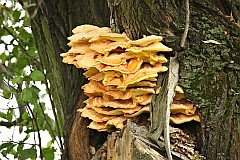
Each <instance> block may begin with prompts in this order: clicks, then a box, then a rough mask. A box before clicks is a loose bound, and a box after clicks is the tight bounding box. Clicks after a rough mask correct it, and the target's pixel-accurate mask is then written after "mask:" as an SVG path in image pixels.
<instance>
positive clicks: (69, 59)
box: [62, 56, 77, 65]
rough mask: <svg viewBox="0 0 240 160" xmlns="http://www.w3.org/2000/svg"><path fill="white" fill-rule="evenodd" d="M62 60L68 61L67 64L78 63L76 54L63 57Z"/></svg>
mask: <svg viewBox="0 0 240 160" xmlns="http://www.w3.org/2000/svg"><path fill="white" fill-rule="evenodd" d="M62 62H63V63H67V64H74V65H76V63H77V61H76V59H75V56H66V57H63V59H62Z"/></svg>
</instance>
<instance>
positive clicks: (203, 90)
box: [29, 0, 240, 160]
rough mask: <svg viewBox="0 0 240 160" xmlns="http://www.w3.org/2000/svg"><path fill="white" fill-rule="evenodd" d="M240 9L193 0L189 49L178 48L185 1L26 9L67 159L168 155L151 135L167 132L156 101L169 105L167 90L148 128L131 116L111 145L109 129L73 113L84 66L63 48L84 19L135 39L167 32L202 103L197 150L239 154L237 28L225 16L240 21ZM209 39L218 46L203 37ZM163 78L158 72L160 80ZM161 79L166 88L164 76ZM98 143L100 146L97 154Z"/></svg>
mask: <svg viewBox="0 0 240 160" xmlns="http://www.w3.org/2000/svg"><path fill="white" fill-rule="evenodd" d="M210 2H211V3H210ZM239 7H240V2H239V1H236V2H235V1H231V3H230V2H229V1H228V0H226V1H224V0H222V1H219V0H216V1H207V0H205V1H201V2H199V1H191V2H190V27H189V32H188V36H187V41H186V44H185V47H184V48H181V47H180V40H181V38H182V35H183V32H184V28H185V17H186V13H185V9H186V7H185V1H179V0H163V1H155V0H137V1H135V0H108V1H104V0H79V1H74V0H69V1H64V0H52V1H47V0H43V1H41V0H37V7H36V8H29V13H30V20H31V24H32V30H33V34H34V37H35V40H36V45H37V48H38V52H39V55H40V59H41V62H42V66H43V69H45V70H46V73H47V79H48V80H49V81H50V91H49V92H50V94H51V95H52V98H53V104H52V105H53V106H54V107H55V109H56V110H57V111H58V117H57V118H58V121H59V125H60V126H61V128H60V133H61V134H63V136H64V143H65V150H64V154H63V156H62V157H63V159H83V160H85V159H90V158H91V157H93V159H104V158H106V159H141V158H143V159H163V158H164V156H165V151H164V144H163V143H162V142H159V143H157V144H156V143H154V142H153V141H152V140H151V138H150V139H149V137H151V136H149V135H151V134H152V135H153V134H155V133H157V134H158V138H159V137H160V135H161V133H162V130H163V121H164V118H163V116H161V117H160V116H159V115H161V114H163V112H164V111H163V110H161V108H160V107H159V104H164V103H165V100H164V99H165V98H166V97H165V96H164V94H161V93H160V94H159V95H157V96H156V97H155V99H154V101H153V102H152V114H151V129H150V130H146V129H144V128H142V127H139V126H135V124H133V123H130V122H128V123H127V127H126V128H125V129H124V131H123V132H120V133H118V132H114V133H112V134H109V136H108V140H107V142H106V143H104V141H105V140H106V136H107V134H106V133H98V132H95V131H90V130H89V129H87V127H86V126H87V125H88V123H89V122H88V120H87V119H85V118H81V117H80V114H79V113H76V110H77V109H78V108H81V107H83V105H84V104H83V100H84V99H85V96H84V95H83V93H82V91H81V86H82V85H83V84H84V83H86V79H85V78H84V77H83V76H82V70H77V69H75V68H74V67H73V66H70V65H66V64H63V63H62V62H61V57H60V56H59V54H60V53H62V52H66V51H67V50H68V48H67V45H66V44H67V43H68V41H67V37H68V36H70V35H71V34H72V33H71V30H72V29H73V28H74V27H76V26H78V25H82V24H93V25H97V26H111V28H112V29H113V30H114V31H116V32H125V33H126V34H127V35H128V36H129V37H130V38H132V39H138V38H141V37H142V36H143V35H151V34H155V35H162V36H163V37H164V38H165V41H164V43H165V44H167V45H168V46H169V47H172V48H173V49H174V52H173V53H174V54H175V55H177V56H178V60H179V63H180V75H179V85H181V86H182V87H183V88H184V90H185V93H186V95H187V98H188V99H189V100H191V101H192V102H194V103H195V104H196V105H198V108H199V114H200V116H201V129H200V130H199V131H198V134H199V135H201V136H200V138H199V139H200V143H199V145H200V153H201V154H202V155H203V156H204V157H206V159H238V157H240V116H239V113H240V109H239V106H240V97H239V93H238V92H239V91H240V86H239V84H240V82H239V79H240V72H239V70H240V64H239V62H240V57H239V50H240V39H239V33H240V31H239V28H237V25H236V24H235V23H234V22H231V21H230V20H229V18H226V15H229V16H230V14H231V13H232V15H233V17H232V18H234V19H235V21H236V22H237V21H238V22H239V21H240V20H239V17H240V15H239V13H238V10H239ZM206 40H216V41H218V42H220V43H221V44H218V45H217V44H208V43H204V42H203V41H206ZM170 56H173V55H170ZM170 56H168V58H170ZM166 76H167V74H165V75H163V76H159V81H160V79H161V80H164V79H166ZM163 82H164V81H163ZM159 85H160V86H162V87H164V86H166V82H164V83H159ZM166 92H167V91H166ZM63 124H64V125H63ZM133 126H134V127H133ZM136 128H137V129H136ZM140 133H144V134H142V135H141V134H140ZM93 137H94V139H93ZM125 142H126V143H125ZM102 144H103V145H102ZM125 144H126V146H127V147H125V146H124V145H125ZM101 145H102V146H101ZM99 148H100V149H99ZM94 149H95V150H97V149H99V151H98V152H96V154H95V153H94V151H93V150H94ZM90 151H91V152H90ZM172 153H173V154H174V155H175V156H176V157H178V155H177V153H175V152H172ZM93 154H95V156H93Z"/></svg>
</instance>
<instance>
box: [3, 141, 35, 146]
mask: <svg viewBox="0 0 240 160" xmlns="http://www.w3.org/2000/svg"><path fill="white" fill-rule="evenodd" d="M0 142H2V143H9V142H10V143H15V144H28V145H32V146H38V144H34V143H25V142H16V141H0Z"/></svg>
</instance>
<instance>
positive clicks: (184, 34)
mask: <svg viewBox="0 0 240 160" xmlns="http://www.w3.org/2000/svg"><path fill="white" fill-rule="evenodd" d="M185 5H186V20H185V29H184V32H183V35H182V39H181V42H180V47H182V48H183V47H184V46H185V42H186V39H187V34H188V29H189V18H190V11H189V0H186V4H185Z"/></svg>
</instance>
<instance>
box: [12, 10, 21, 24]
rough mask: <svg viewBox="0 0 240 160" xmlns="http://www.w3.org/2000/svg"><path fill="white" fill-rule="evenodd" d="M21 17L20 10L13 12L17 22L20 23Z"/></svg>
mask: <svg viewBox="0 0 240 160" xmlns="http://www.w3.org/2000/svg"><path fill="white" fill-rule="evenodd" d="M20 15H21V11H18V10H15V11H13V18H14V21H15V22H18V21H19V17H20Z"/></svg>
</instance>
